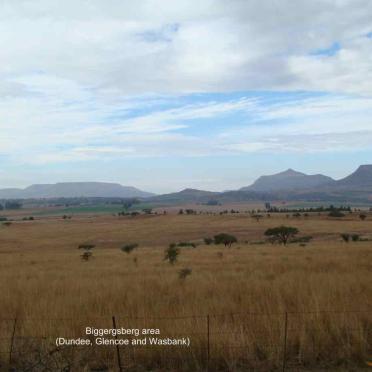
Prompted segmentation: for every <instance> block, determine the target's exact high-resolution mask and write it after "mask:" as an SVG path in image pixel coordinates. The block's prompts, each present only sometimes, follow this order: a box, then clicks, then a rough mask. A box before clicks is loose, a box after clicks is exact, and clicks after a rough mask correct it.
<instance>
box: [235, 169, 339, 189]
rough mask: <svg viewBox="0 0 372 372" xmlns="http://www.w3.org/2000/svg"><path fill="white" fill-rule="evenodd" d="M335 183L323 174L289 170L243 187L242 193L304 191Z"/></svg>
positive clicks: (261, 178) (262, 177) (263, 177)
mask: <svg viewBox="0 0 372 372" xmlns="http://www.w3.org/2000/svg"><path fill="white" fill-rule="evenodd" d="M333 182H335V181H334V180H333V179H332V178H331V177H327V176H324V175H322V174H315V175H307V174H305V173H301V172H297V171H294V170H293V169H288V170H286V171H285V172H281V173H277V174H274V175H271V176H261V177H260V178H258V179H257V181H255V182H254V183H253V184H252V185H251V186H247V187H243V188H241V189H240V191H256V192H277V191H289V190H304V189H311V188H314V187H317V186H322V185H327V184H332V183H333Z"/></svg>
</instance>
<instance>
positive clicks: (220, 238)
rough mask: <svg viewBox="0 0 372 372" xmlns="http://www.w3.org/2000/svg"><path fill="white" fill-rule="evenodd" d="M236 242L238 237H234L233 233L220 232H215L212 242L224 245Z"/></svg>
mask: <svg viewBox="0 0 372 372" xmlns="http://www.w3.org/2000/svg"><path fill="white" fill-rule="evenodd" d="M237 242H238V239H236V237H235V236H234V235H230V234H226V233H222V234H217V235H215V236H214V243H215V244H224V245H225V247H227V246H229V247H231V245H232V244H233V243H237Z"/></svg>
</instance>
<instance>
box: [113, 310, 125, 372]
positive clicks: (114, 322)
mask: <svg viewBox="0 0 372 372" xmlns="http://www.w3.org/2000/svg"><path fill="white" fill-rule="evenodd" d="M112 325H113V327H114V329H117V328H116V319H115V315H113V316H112ZM117 339H118V336H117V334H116V333H115V340H117ZM116 356H117V361H118V368H119V372H123V368H122V366H121V358H120V349H119V345H118V344H117V343H116Z"/></svg>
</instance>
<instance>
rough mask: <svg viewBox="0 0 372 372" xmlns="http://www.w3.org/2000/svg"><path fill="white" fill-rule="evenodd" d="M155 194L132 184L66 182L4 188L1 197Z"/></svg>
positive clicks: (145, 195) (130, 195) (124, 196)
mask: <svg viewBox="0 0 372 372" xmlns="http://www.w3.org/2000/svg"><path fill="white" fill-rule="evenodd" d="M154 195H155V194H152V193H149V192H145V191H141V190H139V189H136V188H135V187H131V186H122V185H119V184H118V183H105V182H64V183H55V184H44V185H31V186H29V187H26V188H25V189H14V188H13V189H2V190H0V199H44V198H80V197H86V198H89V197H90V198H94V197H104V198H110V197H118V198H147V197H150V196H154Z"/></svg>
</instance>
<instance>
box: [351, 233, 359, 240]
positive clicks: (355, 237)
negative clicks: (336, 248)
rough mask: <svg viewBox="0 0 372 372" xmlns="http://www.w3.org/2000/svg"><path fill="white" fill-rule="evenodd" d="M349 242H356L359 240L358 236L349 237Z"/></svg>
mask: <svg viewBox="0 0 372 372" xmlns="http://www.w3.org/2000/svg"><path fill="white" fill-rule="evenodd" d="M351 240H352V241H353V242H358V241H359V240H360V236H359V235H358V234H353V235H351Z"/></svg>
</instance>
